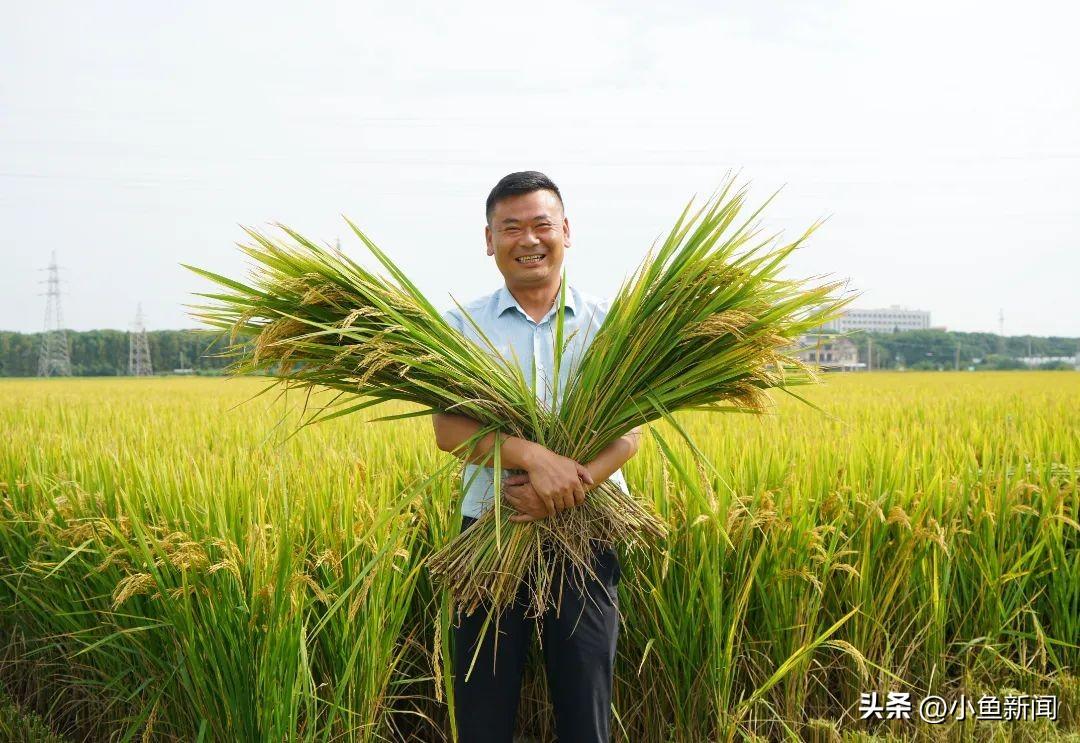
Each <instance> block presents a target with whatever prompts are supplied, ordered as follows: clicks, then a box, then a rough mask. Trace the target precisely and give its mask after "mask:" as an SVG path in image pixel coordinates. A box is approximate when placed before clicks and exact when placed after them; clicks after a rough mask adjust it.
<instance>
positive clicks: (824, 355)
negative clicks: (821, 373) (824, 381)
mask: <svg viewBox="0 0 1080 743" xmlns="http://www.w3.org/2000/svg"><path fill="white" fill-rule="evenodd" d="M794 355H795V357H796V358H798V359H799V360H800V361H803V362H805V363H807V364H814V365H817V366H820V367H821V368H822V369H823V370H826V371H829V370H839V371H854V370H856V369H864V368H865V367H866V364H863V363H861V362H860V361H859V349H858V348H857V347H856V346H855V344H854V343H853V342H852V341H851V339H850V338H846V337H844V336H840V335H836V334H833V333H812V334H809V335H803V336H800V337H799V342H798V347H797V349H796V351H795V354H794Z"/></svg>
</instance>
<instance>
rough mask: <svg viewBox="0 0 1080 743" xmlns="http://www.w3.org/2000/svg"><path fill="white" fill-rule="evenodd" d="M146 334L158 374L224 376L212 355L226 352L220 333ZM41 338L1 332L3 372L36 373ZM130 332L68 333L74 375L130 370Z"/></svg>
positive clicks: (0, 371) (15, 374)
mask: <svg viewBox="0 0 1080 743" xmlns="http://www.w3.org/2000/svg"><path fill="white" fill-rule="evenodd" d="M146 335H147V339H148V341H149V344H150V361H151V364H152V366H153V368H154V373H155V374H161V373H165V374H171V373H173V371H174V370H175V369H181V368H186V369H192V370H193V371H194V373H196V374H221V373H223V370H224V368H225V366H226V365H228V363H229V360H228V359H222V358H217V357H215V356H214V354H216V353H219V352H220V351H221V350H222V347H221V342H220V340H219V338H220V334H219V333H218V332H216V331H212V330H150V331H147V333H146ZM41 336H42V334H41V333H15V332H11V331H0V376H5V377H32V376H35V375H36V374H37V369H38V354H39V352H40V350H41ZM128 336H129V333H127V332H125V331H123V330H86V331H72V330H69V331H67V339H68V354H69V356H70V358H71V373H72V374H74V375H75V376H80V377H110V376H117V375H124V374H127V373H128ZM215 341H216V342H215Z"/></svg>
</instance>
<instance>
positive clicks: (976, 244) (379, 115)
mask: <svg viewBox="0 0 1080 743" xmlns="http://www.w3.org/2000/svg"><path fill="white" fill-rule="evenodd" d="M1078 26H1080V9H1078V6H1077V5H1075V4H1073V3H1066V2H1060V3H1043V2H1032V3H1023V4H1018V3H997V2H943V1H940V0H939V1H936V2H921V1H917V2H906V3H895V2H888V3H886V2H857V3H856V2H832V1H831V0H818V1H817V2H813V3H806V2H761V1H757V2H678V1H677V0H673V1H669V2H665V3H656V2H652V1H651V0H650V2H638V0H625V1H621V2H611V3H590V2H584V1H583V0H574V1H573V2H562V1H561V0H551V1H548V2H544V3H538V4H530V3H508V2H502V3H470V2H464V3H459V4H454V5H453V6H448V5H446V4H445V3H434V2H429V3H414V2H406V1H403V0H398V1H397V2H392V3H381V2H364V3H356V2H351V3H340V4H334V3H318V4H304V5H303V6H299V5H297V4H295V3H276V2H267V1H265V0H260V2H221V1H220V0H215V2H184V3H146V2H102V3H76V2H70V3H58V2H49V1H48V0H44V1H41V2H33V3H5V4H4V6H3V9H2V10H0V220H2V223H3V230H2V236H0V260H2V265H3V266H4V271H3V272H2V273H0V329H4V330H19V331H37V330H40V329H41V328H42V327H43V323H44V309H45V297H44V296H43V292H44V290H45V286H44V284H43V283H41V282H43V281H44V279H45V278H46V273H45V271H44V270H43V269H44V268H45V267H46V266H47V265H48V263H49V260H50V254H51V253H52V251H55V252H56V257H57V262H58V263H59V264H60V266H61V278H62V281H63V295H62V303H63V310H64V320H65V325H66V326H67V327H69V328H74V329H77V330H85V329H91V328H106V327H108V328H119V329H125V328H128V327H130V325H131V323H132V321H133V319H134V317H135V313H136V306H137V305H138V304H140V303H141V306H142V310H143V314H144V317H145V320H146V325H147V327H149V328H151V329H156V328H181V327H195V326H196V325H197V323H196V322H195V321H194V320H192V319H191V318H190V317H189V316H188V314H187V312H188V310H187V309H185V307H184V305H185V304H187V303H192V302H197V301H199V300H198V298H197V297H194V295H193V292H198V291H207V290H210V284H209V283H208V282H206V281H205V280H204V279H201V278H199V277H197V276H195V275H194V274H191V273H190V272H188V271H186V270H185V269H184V268H182V267H181V265H180V264H181V263H189V264H193V265H197V266H201V267H204V268H207V269H209V270H212V271H215V272H218V273H223V274H226V275H229V276H234V277H237V278H242V277H243V276H244V275H245V273H246V264H245V261H244V257H243V256H242V254H241V253H240V251H239V250H238V249H237V247H236V243H237V242H238V241H243V240H244V239H245V237H246V236H245V234H244V233H243V231H242V229H241V226H249V227H255V228H258V229H264V228H265V229H271V225H272V224H273V223H275V222H280V223H283V224H287V225H289V226H290V227H292V228H294V229H296V230H298V231H300V232H301V233H303V234H305V235H307V236H308V237H310V238H312V239H313V240H316V241H318V242H328V243H333V242H334V241H335V240H336V239H340V240H341V245H342V247H343V249H345V250H346V251H348V252H349V253H350V255H352V256H354V257H356V258H358V259H360V260H363V261H364V262H365V263H369V264H371V263H372V262H371V260H370V259H369V258H368V257H367V256H365V254H364V248H363V246H362V245H361V243H360V241H359V240H358V239H357V238H356V236H355V235H352V234H351V232H350V231H349V228H348V226H347V225H346V224H345V222H344V220H343V219H342V215H345V216H347V217H349V218H350V219H352V220H353V221H354V222H356V223H357V224H358V225H359V226H360V227H361V228H362V229H363V230H364V232H365V233H366V234H367V235H369V236H370V237H371V238H372V240H374V242H375V243H376V244H378V245H379V246H380V247H381V248H383V249H384V250H386V251H387V252H388V253H389V254H390V255H391V257H392V258H394V259H395V260H396V261H397V262H398V263H399V265H401V266H402V268H403V269H404V270H405V272H406V273H407V274H408V275H409V276H410V277H412V278H413V280H414V281H415V282H416V283H417V284H418V285H419V286H420V287H421V288H422V289H423V290H424V291H425V293H427V294H428V296H429V297H430V298H432V300H433V301H434V302H435V303H436V304H437V305H439V306H444V307H445V306H449V305H450V304H451V299H450V297H451V296H453V297H454V298H456V299H457V300H459V301H465V300H468V299H470V298H473V297H476V296H478V295H481V294H486V293H488V292H490V291H492V290H494V289H495V288H497V287H498V286H499V285H500V284H501V277H500V276H499V274H498V272H497V270H496V268H495V265H494V263H493V260H492V259H491V258H489V257H487V256H486V255H485V246H484V240H483V227H484V214H483V204H484V200H485V198H486V197H487V194H488V192H489V191H490V190H491V188H492V186H493V185H494V184H495V182H496V181H498V179H499V178H501V177H502V176H503V175H505V174H507V173H509V172H512V171H518V170H541V171H543V172H545V173H546V174H547V175H548V176H550V177H551V178H552V179H553V180H554V181H555V182H556V183H557V184H558V185H559V187H560V189H561V190H562V193H563V198H564V200H565V203H566V212H567V217H568V219H569V221H570V227H571V237H572V240H571V243H572V245H571V248H570V250H569V251H568V252H567V269H568V272H569V275H570V277H571V280H572V281H573V282H574V283H575V285H577V286H579V287H581V288H584V289H585V290H586V291H588V292H590V293H592V294H595V295H598V296H610V295H611V294H613V293H614V292H615V291H616V290H617V288H618V286H619V284H620V283H621V281H622V279H623V278H624V277H625V276H626V275H627V273H628V272H630V271H632V270H633V269H634V268H635V267H636V266H637V265H638V263H639V262H640V261H641V260H642V259H643V258H644V256H645V254H646V252H647V250H648V248H649V246H650V245H651V244H652V243H653V241H654V240H655V239H656V238H657V237H658V236H660V235H661V234H662V233H664V232H665V231H666V230H667V229H669V228H670V226H671V225H672V223H673V222H674V220H675V218H676V217H677V216H678V214H679V213H680V212H681V211H682V209H683V207H684V206H685V204H686V202H687V201H688V200H689V199H690V198H692V197H694V196H695V195H696V196H697V198H698V201H699V202H700V200H701V199H702V198H705V197H707V196H708V195H709V194H710V193H712V191H713V190H714V189H715V188H716V187H717V186H718V185H719V184H720V183H722V182H723V180H724V178H725V175H726V174H727V173H729V172H734V173H737V178H738V182H739V183H747V184H749V189H750V197H749V200H748V204H749V205H750V206H756V205H758V204H760V203H761V202H762V201H764V200H765V199H766V198H768V197H769V196H770V195H772V194H773V193H774V192H776V191H777V190H778V189H779V193H778V194H777V195H776V197H775V198H774V199H773V201H772V202H771V203H770V204H769V205H768V207H767V209H766V210H765V211H764V212H763V213H762V217H761V224H762V228H763V229H764V230H765V231H766V232H769V233H771V232H777V233H779V236H778V239H781V240H782V239H785V238H786V239H787V240H792V239H795V238H796V237H797V236H798V235H799V234H801V233H802V231H803V230H804V229H805V228H806V227H808V226H809V225H810V224H812V223H814V222H815V221H816V220H819V219H823V218H824V219H826V221H825V223H824V224H823V225H822V226H821V227H820V228H819V229H818V230H817V231H816V232H815V233H814V234H813V236H812V237H811V238H810V239H809V240H808V241H807V242H806V243H805V244H804V245H803V246H802V247H800V249H799V250H797V251H796V252H795V253H794V254H793V255H792V256H791V259H790V261H789V263H788V266H787V268H786V270H785V275H786V276H788V277H790V278H804V277H810V276H817V277H822V278H828V279H832V280H843V281H846V282H847V284H846V286H847V287H848V289H849V291H851V292H855V293H858V297H857V299H856V300H855V301H854V302H853V306H856V307H867V308H869V307H887V306H890V305H900V306H904V307H909V308H912V309H922V310H929V311H930V313H931V322H932V324H933V325H935V326H945V327H947V328H948V329H950V330H961V331H983V332H997V331H998V327H999V312H1001V313H1003V314H1004V330H1005V333H1006V334H1008V335H1019V334H1035V335H1065V336H1080V311H1078V309H1077V307H1078V298H1080V83H1078V82H1077V76H1076V71H1077V70H1080V45H1077V44H1076V43H1075V38H1074V35H1075V29H1076V28H1077V27H1078Z"/></svg>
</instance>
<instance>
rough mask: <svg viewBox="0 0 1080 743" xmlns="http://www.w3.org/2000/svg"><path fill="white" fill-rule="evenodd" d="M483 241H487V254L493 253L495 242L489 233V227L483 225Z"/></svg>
mask: <svg viewBox="0 0 1080 743" xmlns="http://www.w3.org/2000/svg"><path fill="white" fill-rule="evenodd" d="M484 242H486V243H487V254H488V255H495V243H494V241H493V238H492V235H491V227H490V226H488V225H484Z"/></svg>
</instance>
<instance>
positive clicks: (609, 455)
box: [585, 426, 641, 492]
mask: <svg viewBox="0 0 1080 743" xmlns="http://www.w3.org/2000/svg"><path fill="white" fill-rule="evenodd" d="M640 443H641V426H638V427H637V428H635V429H633V430H632V431H630V432H629V433H627V434H625V435H623V436H620V437H619V438H617V439H615V440H614V441H613V442H611V443H610V444H608V445H607V446H606V447H604V449H603V450H602V451H601V452H600V453H599V454H597V455H596V459H594V460H592V461H591V462H589V463H588V464H586V465H585V468H586V469H587V470H589V474H590V475H592V479H593V484H592V485H589V486H588V487H586V488H585V492H588V491H590V490H592V489H593V488H596V487H599V486H600V484H601V483H602V482H604V481H605V480H607V479H608V478H609V477H611V476H612V475H614V474H615V472H616V470H618V469H619V468H620V467H622V466H623V465H624V464H626V463H627V462H629V461H630V458H631V457H633V456H634V455H635V454H637V450H638V445H639V444H640Z"/></svg>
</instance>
